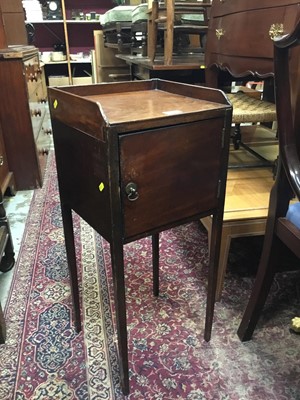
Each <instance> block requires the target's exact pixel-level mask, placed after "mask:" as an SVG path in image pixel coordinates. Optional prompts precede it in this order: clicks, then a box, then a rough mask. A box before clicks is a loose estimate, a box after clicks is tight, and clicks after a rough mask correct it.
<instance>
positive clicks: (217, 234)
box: [204, 212, 223, 342]
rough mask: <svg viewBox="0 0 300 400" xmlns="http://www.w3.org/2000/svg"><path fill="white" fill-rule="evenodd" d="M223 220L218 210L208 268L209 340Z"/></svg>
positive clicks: (208, 337) (207, 315)
mask: <svg viewBox="0 0 300 400" xmlns="http://www.w3.org/2000/svg"><path fill="white" fill-rule="evenodd" d="M222 220H223V214H222V213H220V212H217V213H216V215H214V216H213V219H212V230H211V238H210V245H211V247H210V254H209V270H208V285H207V286H208V288H207V301H206V318H205V329H204V339H205V340H206V341H207V342H209V340H210V338H211V330H212V324H213V317H214V309H215V301H216V289H217V279H218V272H219V256H220V245H221V234H222Z"/></svg>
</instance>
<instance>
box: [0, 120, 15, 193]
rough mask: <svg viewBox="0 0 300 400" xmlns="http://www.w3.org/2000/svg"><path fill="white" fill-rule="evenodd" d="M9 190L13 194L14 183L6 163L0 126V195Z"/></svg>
mask: <svg viewBox="0 0 300 400" xmlns="http://www.w3.org/2000/svg"><path fill="white" fill-rule="evenodd" d="M7 189H9V190H10V194H14V192H15V181H14V175H13V173H12V172H11V171H10V170H9V167H8V161H7V156H6V150H5V145H4V140H3V133H2V128H1V125H0V190H1V194H2V195H4V193H5V192H6V190H7Z"/></svg>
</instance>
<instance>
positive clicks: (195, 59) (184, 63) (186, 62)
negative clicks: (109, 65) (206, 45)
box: [116, 54, 205, 71]
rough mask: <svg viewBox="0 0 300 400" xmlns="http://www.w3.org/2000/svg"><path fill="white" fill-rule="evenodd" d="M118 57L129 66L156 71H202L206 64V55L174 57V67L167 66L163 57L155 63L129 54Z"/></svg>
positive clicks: (156, 59) (157, 58)
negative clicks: (135, 65)
mask: <svg viewBox="0 0 300 400" xmlns="http://www.w3.org/2000/svg"><path fill="white" fill-rule="evenodd" d="M116 57H117V58H120V59H121V60H124V61H126V62H127V63H128V64H137V65H141V66H142V67H145V68H147V69H150V70H154V71H163V70H169V71H172V70H189V69H200V68H204V64H205V63H204V54H197V55H188V54H187V55H184V56H174V57H173V62H172V65H165V64H164V58H163V56H161V57H156V58H155V60H154V62H151V61H150V59H149V58H148V57H141V56H131V55H127V54H117V55H116Z"/></svg>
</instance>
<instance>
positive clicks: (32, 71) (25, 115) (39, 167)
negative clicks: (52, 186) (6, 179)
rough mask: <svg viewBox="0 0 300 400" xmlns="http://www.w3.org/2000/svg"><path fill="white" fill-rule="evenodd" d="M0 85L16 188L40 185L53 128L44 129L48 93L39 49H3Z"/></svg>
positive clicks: (0, 52)
mask: <svg viewBox="0 0 300 400" xmlns="http://www.w3.org/2000/svg"><path fill="white" fill-rule="evenodd" d="M0 87H1V96H0V120H1V125H2V130H3V138H4V145H5V149H6V154H7V159H8V165H9V169H10V170H11V171H13V173H14V178H15V183H16V189H17V190H23V189H33V188H37V187H40V186H42V182H43V175H44V170H45V164H46V163H45V160H46V158H47V154H48V151H49V148H50V144H51V136H50V133H51V132H49V129H48V128H47V129H46V128H45V129H43V122H44V116H45V113H46V98H47V93H46V87H45V82H44V78H43V69H42V66H41V65H40V62H39V56H38V49H36V48H35V47H34V46H14V47H9V48H6V49H2V50H0ZM47 138H48V142H47V141H45V139H47ZM40 142H42V145H40Z"/></svg>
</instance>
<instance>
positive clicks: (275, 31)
mask: <svg viewBox="0 0 300 400" xmlns="http://www.w3.org/2000/svg"><path fill="white" fill-rule="evenodd" d="M283 32H284V31H283V24H272V25H271V26H270V29H269V36H270V38H271V39H272V40H274V39H275V38H277V37H278V36H282V35H283Z"/></svg>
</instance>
